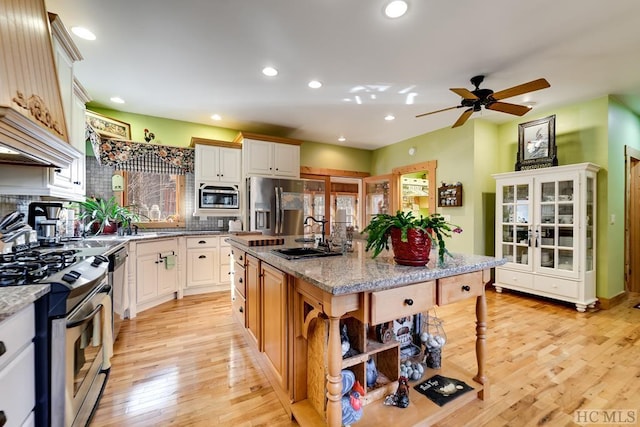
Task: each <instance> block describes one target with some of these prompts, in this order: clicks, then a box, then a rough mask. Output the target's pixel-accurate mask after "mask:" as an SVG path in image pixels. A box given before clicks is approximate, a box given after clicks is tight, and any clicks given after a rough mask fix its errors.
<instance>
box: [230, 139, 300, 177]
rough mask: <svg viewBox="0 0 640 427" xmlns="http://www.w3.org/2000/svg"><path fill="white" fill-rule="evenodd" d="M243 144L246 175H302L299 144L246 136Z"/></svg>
mask: <svg viewBox="0 0 640 427" xmlns="http://www.w3.org/2000/svg"><path fill="white" fill-rule="evenodd" d="M242 145H243V148H242V157H243V163H244V171H245V175H248V176H251V175H258V176H271V177H284V178H299V177H300V146H299V145H294V144H286V143H279V142H271V141H262V140H254V139H246V138H245V139H244V140H243V142H242Z"/></svg>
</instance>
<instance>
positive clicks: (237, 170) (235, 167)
mask: <svg viewBox="0 0 640 427" xmlns="http://www.w3.org/2000/svg"><path fill="white" fill-rule="evenodd" d="M195 150H196V152H195V162H196V164H195V181H196V183H228V184H240V182H241V181H242V150H239V149H237V148H226V147H218V146H212V145H206V144H196V145H195ZM196 187H197V185H196Z"/></svg>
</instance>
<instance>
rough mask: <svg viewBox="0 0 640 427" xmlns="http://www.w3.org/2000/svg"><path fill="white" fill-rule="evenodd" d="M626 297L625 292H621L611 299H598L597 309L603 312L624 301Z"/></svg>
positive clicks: (626, 293)
mask: <svg viewBox="0 0 640 427" xmlns="http://www.w3.org/2000/svg"><path fill="white" fill-rule="evenodd" d="M628 296H629V295H628V292H627V291H622V292H620V293H619V294H618V295H616V296H614V297H613V298H602V297H598V308H601V309H603V310H608V309H610V308H613V307H615V306H616V305H618V304H621V303H623V302H624V301H626V299H627V298H628Z"/></svg>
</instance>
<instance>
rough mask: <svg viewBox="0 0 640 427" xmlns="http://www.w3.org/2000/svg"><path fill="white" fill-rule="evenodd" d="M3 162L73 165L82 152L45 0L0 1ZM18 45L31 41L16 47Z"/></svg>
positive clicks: (0, 160)
mask: <svg viewBox="0 0 640 427" xmlns="http://www.w3.org/2000/svg"><path fill="white" fill-rule="evenodd" d="M0 16H11V17H12V19H7V20H4V21H3V25H2V28H0V39H2V40H11V41H12V42H11V43H1V44H0V58H3V60H2V61H0V147H2V149H1V150H0V163H5V164H6V163H10V164H19V165H30V166H40V167H42V166H45V167H58V168H68V167H69V166H70V165H71V163H72V162H73V160H74V158H75V157H77V152H76V150H75V149H74V148H73V147H72V146H71V145H70V144H69V136H68V133H67V128H66V121H65V117H64V111H63V107H62V97H61V95H60V87H59V86H58V77H57V73H56V68H55V63H54V55H53V47H52V43H51V30H50V28H49V19H48V15H47V12H46V9H45V5H44V1H43V0H21V1H19V2H5V1H3V2H0ZM15 46H29V48H26V49H15V48H14V47H15Z"/></svg>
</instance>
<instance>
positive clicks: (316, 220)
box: [304, 216, 329, 246]
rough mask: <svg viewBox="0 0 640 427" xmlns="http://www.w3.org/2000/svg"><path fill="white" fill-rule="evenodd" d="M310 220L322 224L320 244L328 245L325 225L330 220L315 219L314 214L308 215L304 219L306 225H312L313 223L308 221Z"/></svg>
mask: <svg viewBox="0 0 640 427" xmlns="http://www.w3.org/2000/svg"><path fill="white" fill-rule="evenodd" d="M309 220H312V221H313V222H315V223H317V224H320V225H321V226H322V238H321V239H320V245H322V246H325V245H326V242H325V238H324V226H325V224H326V223H327V222H329V221H326V220H324V219H315V218H314V217H312V216H308V217H306V218H305V219H304V225H311V224H309V222H308V221H309Z"/></svg>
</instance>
